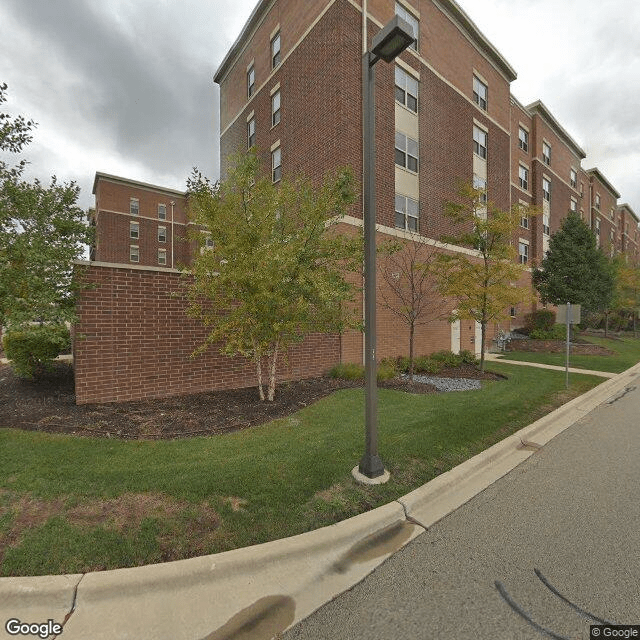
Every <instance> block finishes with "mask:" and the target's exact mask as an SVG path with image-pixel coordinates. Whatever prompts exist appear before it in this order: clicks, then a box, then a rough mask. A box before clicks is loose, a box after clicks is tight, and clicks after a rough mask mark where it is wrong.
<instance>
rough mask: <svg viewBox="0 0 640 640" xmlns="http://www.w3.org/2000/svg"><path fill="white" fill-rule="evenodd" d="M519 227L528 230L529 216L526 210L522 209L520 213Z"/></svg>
mask: <svg viewBox="0 0 640 640" xmlns="http://www.w3.org/2000/svg"><path fill="white" fill-rule="evenodd" d="M520 226H521V227H522V228H523V229H528V228H529V215H528V214H527V210H526V209H522V211H521V213H520Z"/></svg>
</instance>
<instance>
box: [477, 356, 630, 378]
mask: <svg viewBox="0 0 640 640" xmlns="http://www.w3.org/2000/svg"><path fill="white" fill-rule="evenodd" d="M484 359H485V360H487V361H489V362H504V363H505V364H518V365H522V366H523V367H537V368H538V369H553V370H554V371H566V369H565V368H564V367H560V366H558V365H555V364H541V363H539V362H522V361H520V360H506V359H505V358H503V357H502V356H501V355H500V354H499V353H486V354H485V356H484ZM569 373H583V374H585V375H590V376H600V377H601V378H615V377H616V376H617V375H618V374H617V373H611V372H610V371H593V370H591V369H574V368H573V367H569Z"/></svg>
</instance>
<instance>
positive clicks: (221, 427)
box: [0, 363, 499, 440]
mask: <svg viewBox="0 0 640 640" xmlns="http://www.w3.org/2000/svg"><path fill="white" fill-rule="evenodd" d="M438 375H439V376H449V377H468V378H482V379H490V380H495V379H498V377H499V376H496V375H494V374H489V373H485V374H480V372H479V371H478V370H477V369H476V368H475V367H473V366H472V365H465V366H463V367H460V368H455V369H448V370H444V371H442V372H441V373H439V374H438ZM362 386H363V383H362V382H358V381H355V382H354V381H345V380H334V379H332V378H329V377H320V378H312V379H308V380H300V381H297V382H289V383H283V384H280V385H278V387H277V389H276V397H275V400H274V401H273V402H261V401H260V400H259V398H258V393H257V390H256V389H255V388H250V389H235V390H225V391H212V392H209V393H199V394H195V395H186V396H178V397H173V398H163V399H154V400H140V401H136V402H121V403H106V404H99V405H98V404H93V405H91V404H87V405H80V406H77V405H76V404H75V389H74V379H73V369H72V368H71V367H70V366H69V365H68V364H65V363H56V364H55V368H54V371H53V372H51V373H49V374H46V375H45V376H44V377H42V378H41V379H38V380H36V381H33V382H31V381H28V380H22V379H20V378H17V377H16V376H14V375H13V372H12V370H11V368H10V367H9V366H8V365H0V427H9V428H15V429H25V430H30V431H46V432H48V433H63V434H73V435H80V436H97V437H104V438H120V439H135V440H157V439H168V438H182V437H191V436H201V435H215V434H221V433H228V432H231V431H238V430H240V429H246V428H248V427H252V426H256V425H259V424H263V423H265V422H269V421H270V420H274V419H276V418H284V417H287V416H290V415H292V414H293V413H295V412H296V411H298V410H299V409H301V408H303V407H306V406H308V405H310V404H313V403H314V402H317V401H318V400H320V399H321V398H323V397H325V396H327V395H329V394H331V393H333V392H334V391H336V390H338V389H345V388H351V387H362ZM379 386H380V387H381V388H385V389H394V390H399V391H407V392H409V393H438V391H437V390H436V389H435V387H433V386H431V385H426V384H419V383H413V384H411V383H409V382H408V381H407V380H403V379H394V380H390V381H387V382H383V383H381V384H380V385H379Z"/></svg>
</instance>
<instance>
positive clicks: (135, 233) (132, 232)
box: [129, 222, 140, 240]
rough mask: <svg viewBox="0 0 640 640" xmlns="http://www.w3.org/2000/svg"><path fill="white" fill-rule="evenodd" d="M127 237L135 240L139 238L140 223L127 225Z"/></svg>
mask: <svg viewBox="0 0 640 640" xmlns="http://www.w3.org/2000/svg"><path fill="white" fill-rule="evenodd" d="M129 237H130V238H132V239H134V240H137V239H138V238H139V237H140V223H139V222H130V223H129Z"/></svg>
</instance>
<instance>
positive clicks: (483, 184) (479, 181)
mask: <svg viewBox="0 0 640 640" xmlns="http://www.w3.org/2000/svg"><path fill="white" fill-rule="evenodd" d="M473 188H474V189H476V190H477V191H481V192H482V193H480V202H481V204H487V181H486V180H485V179H484V178H481V177H480V176H478V175H476V174H475V173H474V174H473Z"/></svg>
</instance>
